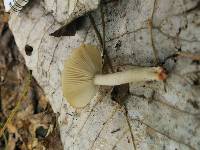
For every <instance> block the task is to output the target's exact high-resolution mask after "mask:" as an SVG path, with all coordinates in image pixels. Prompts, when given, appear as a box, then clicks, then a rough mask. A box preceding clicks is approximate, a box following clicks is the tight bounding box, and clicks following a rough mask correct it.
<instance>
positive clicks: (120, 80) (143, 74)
mask: <svg viewBox="0 0 200 150" xmlns="http://www.w3.org/2000/svg"><path fill="white" fill-rule="evenodd" d="M165 78H166V75H165V73H164V70H163V69H162V68H161V67H138V68H134V69H131V70H127V71H124V72H116V73H112V74H105V75H103V74H97V75H95V77H94V84H95V85H109V86H112V85H120V84H124V83H130V82H140V81H153V80H158V81H159V80H163V79H165Z"/></svg>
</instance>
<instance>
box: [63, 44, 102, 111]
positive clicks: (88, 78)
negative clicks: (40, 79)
mask: <svg viewBox="0 0 200 150" xmlns="http://www.w3.org/2000/svg"><path fill="white" fill-rule="evenodd" d="M101 72H102V58H101V52H100V50H98V49H97V47H95V46H92V45H89V44H82V45H81V46H80V47H79V48H76V49H74V50H73V51H72V55H71V57H70V58H68V59H67V60H66V61H65V63H64V70H63V72H62V90H63V95H64V97H65V98H66V99H67V101H68V102H69V103H70V105H72V106H74V107H84V106H86V105H87V104H88V103H89V102H90V101H91V99H92V98H93V97H94V96H95V95H96V93H97V90H98V87H97V86H96V85H94V82H93V79H94V76H95V75H96V74H100V73H101Z"/></svg>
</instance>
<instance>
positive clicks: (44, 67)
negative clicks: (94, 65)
mask: <svg viewBox="0 0 200 150" xmlns="http://www.w3.org/2000/svg"><path fill="white" fill-rule="evenodd" d="M85 2H92V0H91V1H85ZM68 6H69V5H68V1H66V0H57V1H54V0H44V1H43V2H39V1H34V2H31V3H30V4H29V5H28V6H27V7H26V8H25V9H24V10H23V11H22V12H21V13H20V14H18V15H17V14H12V15H11V19H10V22H9V24H10V27H11V29H12V31H13V34H14V36H15V39H16V43H17V45H18V47H19V49H20V51H21V53H22V54H23V55H24V57H25V60H26V64H27V66H28V67H29V68H30V69H31V70H33V75H34V76H35V78H36V79H37V81H38V82H39V84H40V85H41V86H42V87H43V89H44V91H45V92H46V95H47V97H48V98H49V101H50V103H51V105H52V107H53V110H54V111H55V112H59V113H60V117H59V122H60V132H61V137H62V141H63V144H64V147H65V149H76V150H77V149H83V150H91V149H106V150H109V149H121V150H124V149H126V150H128V149H134V145H135V147H136V148H137V149H141V150H145V149H147V150H148V149H154V150H155V149H156V150H160V149H169V150H175V149H182V150H183V149H184V150H187V149H188V150H189V149H196V150H198V149H200V128H199V127H200V119H199V115H200V86H199V85H200V84H199V80H200V68H199V63H198V61H193V60H192V59H191V58H186V57H178V58H177V59H176V60H174V59H168V60H167V61H165V63H164V66H165V67H166V68H167V70H168V71H169V77H168V79H167V80H166V82H165V83H156V82H155V83H140V84H130V87H129V89H130V94H129V96H128V97H127V98H126V108H127V117H126V115H125V111H124V109H123V107H120V106H119V105H118V104H117V103H115V102H114V101H112V100H111V93H110V92H111V89H103V90H101V91H100V92H99V93H98V96H97V97H96V98H94V100H93V101H92V102H91V103H90V105H88V106H87V107H85V108H84V109H82V110H78V111H77V110H75V109H73V108H72V107H70V106H69V105H68V103H67V101H66V100H65V99H64V98H63V97H62V91H61V83H60V81H61V80H60V79H61V77H60V74H61V71H62V69H63V62H64V60H65V59H67V58H68V56H69V55H70V53H71V50H72V48H75V47H78V46H79V45H80V44H81V43H82V42H85V43H92V44H95V45H98V46H99V42H98V40H97V37H96V35H95V32H94V30H93V28H92V26H91V25H90V22H89V20H88V19H86V21H85V22H84V24H83V27H82V29H81V30H79V31H78V32H77V33H76V35H75V36H72V37H59V38H56V37H52V36H49V34H50V33H52V32H54V31H55V30H56V29H58V28H59V27H61V25H62V24H63V23H64V22H65V21H66V19H67V18H69V13H72V10H71V8H73V7H72V6H70V7H68ZM94 6H95V5H94ZM68 8H70V9H69V10H68V11H67V9H68ZM93 8H95V7H93ZM104 8H105V12H106V14H105V20H106V21H105V22H106V26H105V28H106V49H107V51H108V54H109V56H110V59H111V61H112V64H113V65H115V66H121V65H124V64H126V65H127V64H128V65H130V64H131V65H140V66H152V65H154V60H155V56H154V53H153V49H154V50H157V52H158V58H159V61H160V62H163V61H164V60H165V58H167V57H168V56H170V55H172V54H174V53H176V52H177V51H178V50H179V51H180V50H181V51H182V52H189V53H193V54H195V55H197V54H198V53H200V50H199V47H200V32H199V31H200V30H199V25H200V11H199V1H198V0H168V1H166V0H156V1H153V0H152V1H149V0H123V1H120V0H113V1H107V2H106V3H105V4H104ZM92 15H93V16H94V18H95V22H96V24H97V25H98V28H99V30H102V25H101V18H100V10H99V9H97V10H95V11H94V12H93V13H92ZM152 16H153V17H152ZM152 18H153V20H152V24H153V26H152V32H151V27H150V22H149V21H148V20H149V19H152ZM151 33H152V36H151ZM152 40H153V43H154V45H155V48H153V45H152ZM25 45H30V46H32V47H33V52H32V55H31V56H27V55H26V53H25ZM105 91H107V93H106V92H105ZM120 92H121V93H123V92H125V91H124V90H122V91H120ZM127 120H128V122H129V123H130V126H131V130H130V128H129V125H128V122H127ZM133 137H134V138H133Z"/></svg>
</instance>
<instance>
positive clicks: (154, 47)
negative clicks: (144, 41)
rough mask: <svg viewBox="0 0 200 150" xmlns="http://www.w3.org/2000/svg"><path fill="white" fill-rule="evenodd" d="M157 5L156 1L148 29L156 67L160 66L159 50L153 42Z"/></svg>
mask: <svg viewBox="0 0 200 150" xmlns="http://www.w3.org/2000/svg"><path fill="white" fill-rule="evenodd" d="M155 5H156V0H154V5H153V11H152V14H151V18H150V19H149V20H148V27H149V31H150V36H151V37H150V38H151V45H152V48H153V52H154V57H155V59H154V63H155V65H157V64H159V59H158V50H157V49H156V46H155V44H154V40H153V29H152V28H153V15H154V11H155Z"/></svg>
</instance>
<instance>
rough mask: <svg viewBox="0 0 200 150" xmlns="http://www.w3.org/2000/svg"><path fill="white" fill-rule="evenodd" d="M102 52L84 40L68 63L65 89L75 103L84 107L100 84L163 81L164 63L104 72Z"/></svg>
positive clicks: (75, 105) (66, 63) (71, 101)
mask: <svg viewBox="0 0 200 150" xmlns="http://www.w3.org/2000/svg"><path fill="white" fill-rule="evenodd" d="M102 67H103V65H102V57H101V52H100V50H99V49H97V48H96V47H95V46H92V45H89V44H82V45H81V46H80V47H79V48H76V49H74V50H73V51H72V55H71V57H70V58H69V59H67V60H66V61H65V63H64V70H63V72H62V90H63V95H64V97H65V98H66V99H67V100H68V102H69V103H70V105H72V106H73V107H77V108H80V107H84V106H86V105H87V104H88V103H89V102H90V101H91V99H92V98H93V97H94V96H95V95H96V93H97V91H98V86H99V85H107V86H114V85H120V84H124V83H130V82H139V81H153V80H156V81H162V80H164V79H165V78H166V74H165V71H164V69H163V68H161V67H136V68H133V69H130V70H126V71H123V72H116V73H111V74H102Z"/></svg>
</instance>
